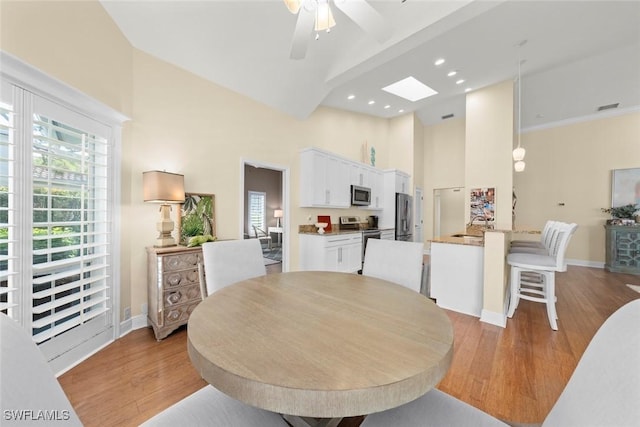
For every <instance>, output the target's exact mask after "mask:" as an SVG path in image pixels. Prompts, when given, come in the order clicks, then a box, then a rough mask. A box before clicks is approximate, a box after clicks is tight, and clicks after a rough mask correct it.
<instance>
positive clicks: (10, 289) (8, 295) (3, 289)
mask: <svg viewBox="0 0 640 427" xmlns="http://www.w3.org/2000/svg"><path fill="white" fill-rule="evenodd" d="M3 89H4V90H3V91H2V93H3V98H4V97H5V96H7V98H6V99H0V310H2V311H4V312H5V313H9V314H10V315H14V312H15V311H16V310H17V308H18V283H17V277H16V275H17V268H16V259H17V257H16V247H15V246H16V243H17V241H16V224H15V212H14V211H15V202H14V194H15V185H14V178H13V176H14V167H15V162H14V158H15V139H14V135H15V126H14V122H15V113H14V111H13V105H12V102H11V98H9V94H8V93H7V91H10V90H11V88H10V87H9V86H5V85H3ZM12 317H13V316H12Z"/></svg>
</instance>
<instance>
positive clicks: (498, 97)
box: [465, 80, 514, 230]
mask: <svg viewBox="0 0 640 427" xmlns="http://www.w3.org/2000/svg"><path fill="white" fill-rule="evenodd" d="M513 123H514V121H513V82H512V81H510V80H509V81H506V82H503V83H499V84H496V85H493V86H489V87H486V88H483V89H480V90H477V91H475V92H471V93H469V94H468V95H467V109H466V130H465V187H466V189H467V194H470V193H469V192H470V191H471V189H473V188H488V187H494V188H495V189H496V203H495V218H496V221H495V226H496V228H498V229H506V230H510V229H511V222H512V221H511V217H512V215H511V200H512V197H511V194H512V189H513V173H512V170H513V168H512V162H513V161H512V158H511V151H512V150H513ZM469 211H470V209H469V206H468V205H467V207H466V209H465V215H466V217H467V218H469Z"/></svg>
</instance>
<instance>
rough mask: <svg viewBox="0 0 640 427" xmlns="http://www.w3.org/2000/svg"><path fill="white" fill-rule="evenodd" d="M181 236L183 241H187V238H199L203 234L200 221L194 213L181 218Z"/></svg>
mask: <svg viewBox="0 0 640 427" xmlns="http://www.w3.org/2000/svg"><path fill="white" fill-rule="evenodd" d="M181 234H182V238H183V240H188V238H189V237H192V236H200V235H203V234H205V233H204V225H203V223H202V220H201V219H200V216H199V215H198V214H197V213H196V212H193V213H191V214H189V215H186V216H185V217H183V218H182V230H181Z"/></svg>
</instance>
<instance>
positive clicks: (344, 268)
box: [300, 233, 362, 273]
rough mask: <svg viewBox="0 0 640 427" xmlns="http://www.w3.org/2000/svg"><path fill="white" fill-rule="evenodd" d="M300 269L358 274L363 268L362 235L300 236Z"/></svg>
mask: <svg viewBox="0 0 640 427" xmlns="http://www.w3.org/2000/svg"><path fill="white" fill-rule="evenodd" d="M300 268H301V270H307V271H308V270H315V271H337V272H342V273H355V272H357V271H358V270H360V269H361V268H362V234H361V233H347V234H333V235H320V234H300Z"/></svg>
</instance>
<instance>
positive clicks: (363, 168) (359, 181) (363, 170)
mask: <svg viewBox="0 0 640 427" xmlns="http://www.w3.org/2000/svg"><path fill="white" fill-rule="evenodd" d="M349 184H351V185H359V186H360V187H371V184H370V182H369V168H368V167H367V165H365V164H364V163H358V162H352V163H351V165H349Z"/></svg>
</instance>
